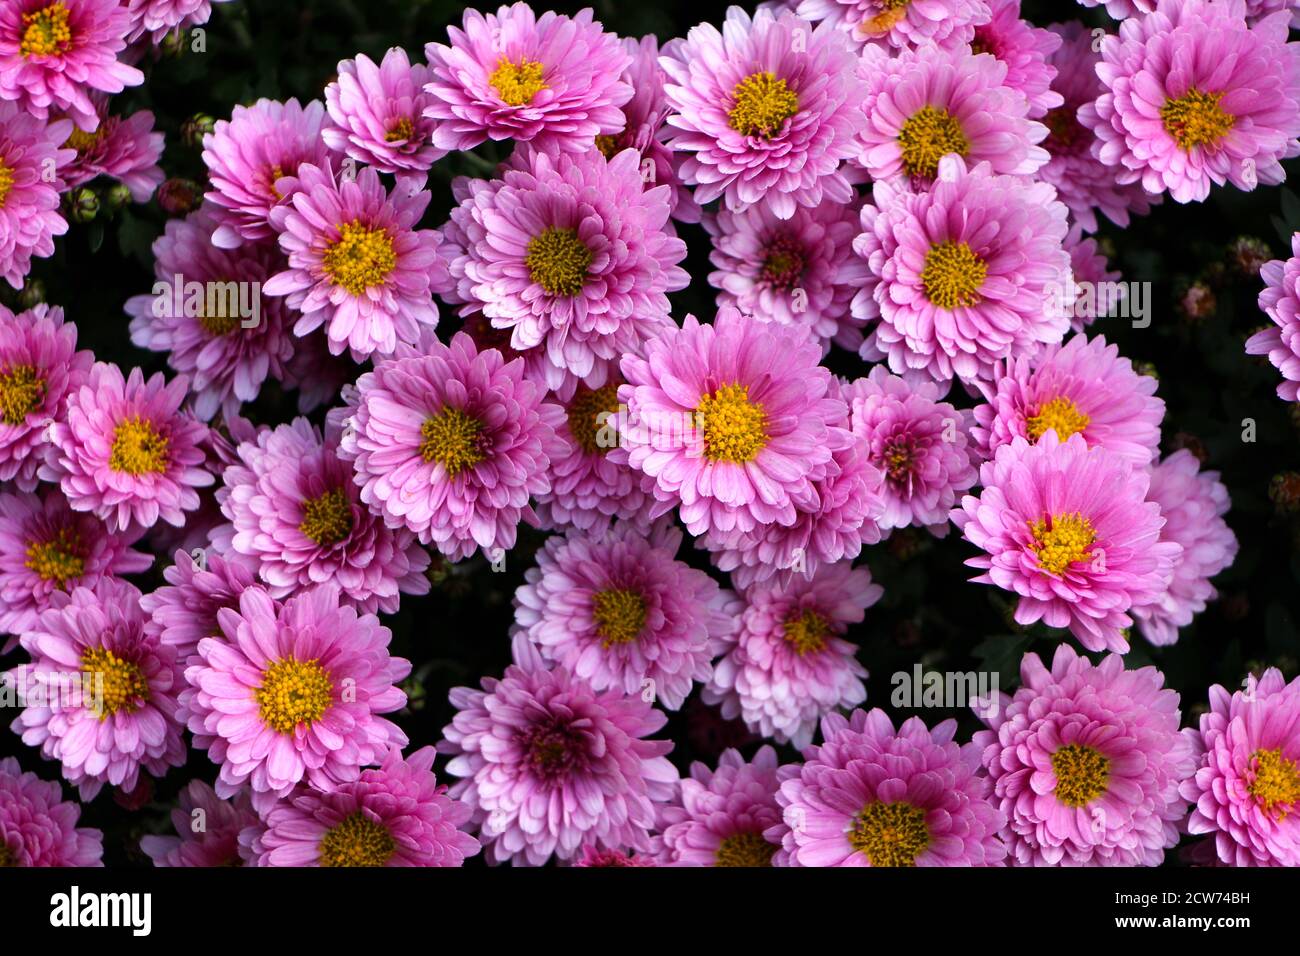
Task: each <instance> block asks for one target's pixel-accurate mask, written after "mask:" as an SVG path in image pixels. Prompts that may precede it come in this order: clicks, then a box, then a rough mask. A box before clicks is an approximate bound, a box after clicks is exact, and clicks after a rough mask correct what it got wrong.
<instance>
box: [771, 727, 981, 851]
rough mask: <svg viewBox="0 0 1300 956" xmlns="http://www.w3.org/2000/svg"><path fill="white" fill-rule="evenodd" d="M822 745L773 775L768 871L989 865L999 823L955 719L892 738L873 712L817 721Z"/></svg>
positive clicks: (973, 752)
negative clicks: (777, 780) (774, 810)
mask: <svg viewBox="0 0 1300 956" xmlns="http://www.w3.org/2000/svg"><path fill="white" fill-rule="evenodd" d="M821 729H822V743H821V744H820V745H819V746H814V747H809V748H808V749H807V750H806V751H804V763H803V764H801V765H793V766H791V767H789V768H783V772H782V777H783V778H784V779H783V782H782V783H781V788H780V789H779V790H778V791H777V797H776V799H777V803H778V804H780V806H781V808H782V813H783V820H782V822H781V823H779V824H777V825H776V826H774V827H773V828H772V829H771V830H770V831H768V834H767V836H768V839H779V840H781V849H780V850H779V851H777V854H776V856H775V858H774V859H773V862H774V863H775V864H776V865H777V866H998V865H1000V864H1001V863H1002V862H1003V860H1004V859H1005V858H1006V848H1005V847H1004V846H1003V844H1002V841H1001V839H999V837H998V831H999V830H1001V829H1002V827H1003V826H1004V825H1005V823H1006V817H1005V816H1004V815H1003V813H1002V811H1001V810H999V809H998V808H997V807H996V805H994V804H993V803H992V801H991V796H992V795H991V792H990V790H991V788H990V787H989V781H988V778H987V777H985V776H984V774H983V772H982V768H981V767H980V752H979V748H978V747H976V746H975V745H974V744H963V745H960V746H959V745H957V744H956V743H953V735H954V734H955V733H956V732H957V722H956V721H955V720H945V721H943V722H942V723H941V724H938V725H937V726H936V727H935V728H934V729H933V730H930V729H927V728H926V726H925V722H924V721H922V720H921V719H920V718H919V717H913V718H911V719H909V720H907V721H905V722H904V723H903V725H902V726H901V727H899V728H898V730H897V731H895V730H894V725H893V723H892V722H891V721H890V719H889V717H887V716H886V715H885V712H884V711H883V710H880V709H876V710H872V711H865V710H860V709H859V710H855V711H854V712H853V713H852V714H851V715H850V716H849V717H848V718H845V717H843V716H842V715H840V714H831V715H829V716H827V717H825V718H823V719H822V725H821Z"/></svg>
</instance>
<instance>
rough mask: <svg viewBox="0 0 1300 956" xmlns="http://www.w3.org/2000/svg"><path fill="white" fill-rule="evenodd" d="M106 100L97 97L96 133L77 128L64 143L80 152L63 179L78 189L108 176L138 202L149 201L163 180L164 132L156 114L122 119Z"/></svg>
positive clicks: (143, 112)
mask: <svg viewBox="0 0 1300 956" xmlns="http://www.w3.org/2000/svg"><path fill="white" fill-rule="evenodd" d="M107 102H108V101H107V98H106V97H105V98H100V97H95V104H96V109H97V114H98V116H99V125H98V126H97V127H96V128H95V131H94V132H93V133H86V132H83V131H81V130H79V129H74V130H73V131H72V134H71V135H70V136H69V137H68V141H67V142H66V143H65V144H64V145H65V146H70V147H72V148H73V149H75V150H76V151H77V158H76V159H74V160H73V161H72V162H71V163H69V164H68V165H67V166H66V167H65V168H64V169H63V179H64V181H65V182H66V183H67V186H68V188H69V189H75V188H76V187H78V186H82V185H85V184H86V183H88V182H90V181H91V180H92V179H94V178H95V177H97V176H107V177H108V178H109V179H113V180H116V181H117V182H120V183H122V184H123V185H124V186H126V187H127V189H129V190H130V191H131V198H132V199H133V200H134V201H135V202H139V203H144V202H148V201H149V200H150V199H151V198H152V197H153V194H154V191H155V190H156V189H157V188H158V187H159V186H161V185H162V181H163V171H162V167H161V166H159V165H158V161H159V160H160V159H162V153H163V134H162V133H156V132H154V127H153V124H154V116H153V113H151V112H149V111H148V110H140V111H139V112H138V113H132V114H131V115H130V116H128V117H126V118H122V117H119V116H114V115H112V114H111V113H109V112H108V106H107Z"/></svg>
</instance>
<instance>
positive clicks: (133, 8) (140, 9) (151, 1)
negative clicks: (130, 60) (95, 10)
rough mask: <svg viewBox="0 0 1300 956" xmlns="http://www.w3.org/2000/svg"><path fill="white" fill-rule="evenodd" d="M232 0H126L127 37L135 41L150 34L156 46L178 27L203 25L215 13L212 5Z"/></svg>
mask: <svg viewBox="0 0 1300 956" xmlns="http://www.w3.org/2000/svg"><path fill="white" fill-rule="evenodd" d="M229 2H230V0H123V3H124V4H125V6H126V8H127V10H128V11H130V14H131V29H130V32H129V33H128V34H127V39H128V40H129V41H131V42H132V43H134V42H135V41H136V40H138V39H139V38H140V37H142V36H144V35H145V34H146V33H147V34H149V39H150V40H151V42H152V43H153V44H154V45H155V46H156V45H158V44H159V43H161V42H162V40H163V37H165V36H166V35H167V34H168V33H171V32H173V31H175V30H188V29H189V28H190V27H201V26H203V24H205V23H207V22H208V18H209V17H211V16H212V4H214V3H229Z"/></svg>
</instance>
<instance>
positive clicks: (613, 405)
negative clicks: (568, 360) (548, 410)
mask: <svg viewBox="0 0 1300 956" xmlns="http://www.w3.org/2000/svg"><path fill="white" fill-rule="evenodd" d="M618 409H619V404H618V385H617V384H615V383H613V382H611V383H610V384H608V385H602V386H601V387H600V388H597V389H590V388H587V387H585V386H582V385H579V386H578V390H577V391H576V392H575V393H574V395H573V399H572V400H571V401H570V402H569V407H568V408H567V409H566V410H565V411H566V412H567V414H568V418H569V433H570V434H571V435H573V440H574V441H576V442H577V443H578V447H580V448H581V449H582V450H583V451H585V452H586V453H587V454H589V455H603V454H605V452H607V451H609V448H610V447H612V446H613V444H614V439H613V437H612V435H611V434H609V433H610V432H612V431H613V425H612V424H611V421H612V420H613V418H614V417H615V416H616V415H618ZM604 413H608V415H609V418H607V419H606V421H605V423H604V424H603V425H602V424H601V422H600V421H599V417H600V415H601V414H604ZM602 429H608V430H609V431H608V432H607V433H606V435H605V436H604V440H605V445H601V444H600V441H599V439H601V430H602Z"/></svg>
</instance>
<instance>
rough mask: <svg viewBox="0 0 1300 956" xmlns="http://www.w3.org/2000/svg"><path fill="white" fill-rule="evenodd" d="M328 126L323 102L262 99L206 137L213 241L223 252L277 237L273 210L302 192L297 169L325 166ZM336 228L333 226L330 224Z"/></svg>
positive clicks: (221, 122) (239, 110)
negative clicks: (214, 216) (213, 215)
mask: <svg viewBox="0 0 1300 956" xmlns="http://www.w3.org/2000/svg"><path fill="white" fill-rule="evenodd" d="M327 125H329V119H328V117H327V116H326V115H325V107H324V106H322V105H321V103H320V102H319V101H318V100H312V101H311V102H310V103H308V104H307V105H306V106H302V105H301V104H299V102H298V101H297V100H296V99H291V100H288V101H287V102H284V103H280V102H277V101H276V100H268V99H260V100H258V101H257V102H256V103H254V104H253V105H252V106H236V107H235V109H234V111H233V112H232V113H231V116H230V119H229V120H217V123H216V126H215V127H214V128H213V131H212V132H211V133H208V134H207V135H206V136H204V137H203V163H204V165H205V166H207V168H208V179H209V181H210V182H211V184H212V189H211V190H210V191H209V192H208V193H206V198H207V199H208V200H210V201H211V202H212V203H213V206H214V211H215V212H216V213H217V217H218V221H219V223H220V225H218V226H217V228H216V229H215V230H213V233H212V241H213V242H214V243H215V244H216V245H218V246H220V247H221V248H223V249H234V248H237V247H238V246H240V245H242V244H243V243H245V242H262V241H264V240H267V239H272V238H274V237H275V231H274V230H273V229H272V228H271V210H272V209H274V208H276V207H277V206H281V205H283V204H284V203H286V202H288V200H289V198H290V197H291V196H292V195H293V194H294V193H295V192H297V191H298V189H299V183H298V167H299V166H301V165H303V164H304V163H310V164H312V165H314V166H324V165H326V163H327V162H328V161H329V155H330V153H329V148H328V147H327V146H326V145H325V140H324V139H323V138H322V137H321V130H322V129H323V128H324V127H325V126H327ZM331 225H332V223H331Z"/></svg>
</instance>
